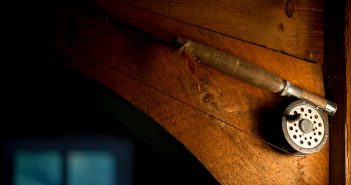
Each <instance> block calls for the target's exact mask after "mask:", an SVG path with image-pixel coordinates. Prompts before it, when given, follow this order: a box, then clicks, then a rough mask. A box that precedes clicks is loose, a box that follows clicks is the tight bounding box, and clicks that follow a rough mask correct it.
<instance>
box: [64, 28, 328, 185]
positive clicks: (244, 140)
mask: <svg viewBox="0 0 351 185" xmlns="http://www.w3.org/2000/svg"><path fill="white" fill-rule="evenodd" d="M164 25H167V24H164ZM107 27H108V26H106V28H107ZM99 28H101V27H100V26H99ZM188 28H189V32H192V31H194V29H193V28H192V27H188ZM201 31H202V30H201ZM82 32H84V31H82ZM107 32H108V33H111V34H102V35H101V36H100V37H97V36H94V37H92V39H91V40H89V39H85V41H84V42H83V43H82V42H75V38H73V42H69V43H73V45H71V46H67V45H66V46H63V47H60V48H61V49H62V51H63V52H64V53H65V57H64V58H66V60H64V61H66V65H68V66H71V67H72V68H75V69H77V70H80V71H81V72H82V73H84V74H87V75H89V76H91V77H92V78H94V79H95V80H97V81H98V82H100V83H103V84H104V85H106V86H107V87H109V88H110V89H113V90H114V91H115V92H116V93H118V94H120V95H121V96H122V97H124V98H126V99H127V100H129V101H130V102H131V103H133V104H134V105H135V106H136V107H138V108H140V109H141V110H142V111H144V112H145V113H147V114H148V115H150V116H151V117H152V118H153V119H155V120H156V121H157V122H158V123H159V124H160V125H162V126H163V127H164V128H166V130H168V131H169V132H170V133H171V134H172V135H173V136H174V137H175V138H177V139H178V140H179V141H181V142H182V143H183V144H184V145H185V146H186V147H187V148H188V149H189V150H190V151H191V152H192V153H193V154H194V155H195V156H196V157H197V158H198V159H199V160H200V161H201V162H202V163H203V164H204V165H205V166H206V168H207V169H208V170H209V171H210V172H211V173H212V174H213V175H214V177H215V178H216V179H217V180H218V181H219V182H220V183H222V184H239V183H240V184H307V183H310V184H325V183H326V182H327V181H328V146H327V147H325V148H324V149H323V150H322V151H321V152H319V153H316V154H313V155H309V156H306V157H302V158H301V157H294V156H291V155H287V154H285V153H281V152H278V151H277V150H275V149H273V148H272V147H270V146H269V145H267V144H266V143H265V141H263V140H262V137H261V136H260V135H256V134H257V133H259V131H258V130H259V127H260V126H262V125H260V124H264V123H262V122H261V119H260V118H259V117H257V116H258V115H259V112H262V110H264V109H269V108H273V107H275V106H276V105H275V104H280V103H282V102H283V100H282V99H281V98H280V97H278V96H275V95H272V94H270V93H268V92H265V91H263V90H260V89H257V88H255V87H251V86H249V85H247V84H244V83H242V82H240V81H238V80H236V79H232V78H228V77H226V76H224V75H222V74H220V73H218V72H217V71H214V70H211V69H209V68H207V67H205V66H202V65H199V64H196V63H192V61H187V60H185V58H184V57H183V56H181V55H179V54H177V49H178V48H177V47H174V46H172V45H167V44H165V43H160V42H156V41H153V40H149V39H145V38H143V37H141V36H137V35H135V34H131V33H129V32H130V31H129V30H126V31H123V29H122V30H121V29H115V31H107ZM189 34H190V33H189ZM205 35H210V34H206V33H205ZM76 37H77V38H80V37H79V35H77V36H76ZM210 38H215V39H216V40H218V41H219V42H221V43H225V44H227V45H228V46H233V47H235V48H240V50H238V51H237V52H238V53H239V54H241V56H246V57H252V59H254V60H253V61H255V63H257V64H259V65H264V66H265V67H266V68H267V69H269V70H270V69H271V67H273V66H270V65H272V63H267V62H264V61H265V60H272V61H276V62H275V65H276V66H279V65H281V64H284V65H282V67H280V69H276V68H277V67H274V69H273V70H274V71H275V72H277V73H278V74H281V75H284V73H286V74H287V76H290V77H289V78H290V79H291V80H292V81H294V82H296V83H298V84H299V85H300V84H301V85H305V86H304V87H313V88H316V89H314V91H315V92H317V93H319V94H323V88H322V85H320V84H319V83H321V82H320V81H321V74H320V68H319V67H318V66H317V65H314V64H310V63H305V62H303V61H300V60H298V59H295V58H293V57H289V56H286V55H282V54H279V53H276V52H272V51H270V50H268V49H264V48H261V47H257V46H254V45H252V44H247V43H245V42H241V41H237V40H232V39H227V38H224V37H214V36H212V37H210ZM94 43H95V44H94ZM101 43H103V44H104V47H106V48H108V51H109V52H110V53H108V54H106V53H101V52H97V53H94V52H95V51H99V50H94V46H95V47H100V45H99V44H101ZM61 44H65V42H62V43H61ZM112 48H113V49H112ZM230 50H234V49H233V48H231V49H230ZM247 51H250V52H251V55H250V54H248V53H249V52H247ZM99 53H100V54H101V55H104V56H106V57H103V58H101V57H99ZM253 53H255V54H257V55H258V56H255V55H252V54H253ZM259 56H261V57H259ZM280 60H287V61H285V62H284V63H283V62H280ZM292 68H297V69H298V70H301V71H304V72H305V73H308V74H310V75H308V76H307V77H306V80H307V83H304V82H303V80H302V79H301V78H302V76H303V75H302V74H301V73H298V72H297V71H292V70H290V69H292ZM202 74H204V75H202ZM296 75H297V76H298V78H296ZM204 76H206V77H204ZM313 81H315V82H313ZM199 86H200V88H199ZM218 89H221V90H220V91H218ZM206 92H211V93H213V95H212V96H213V97H212V96H209V99H210V100H209V101H208V100H207V98H206V96H204V94H206ZM219 92H221V93H219ZM220 94H221V95H220ZM238 97H240V98H238ZM228 107H229V108H228ZM268 124H271V123H270V122H268ZM267 126H269V125H267ZM248 176H249V177H250V178H248Z"/></svg>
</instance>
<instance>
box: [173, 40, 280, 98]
mask: <svg viewBox="0 0 351 185" xmlns="http://www.w3.org/2000/svg"><path fill="white" fill-rule="evenodd" d="M177 42H178V43H179V44H182V45H183V49H184V52H185V53H190V54H192V55H194V56H195V57H199V58H200V63H204V64H206V65H208V66H210V67H212V68H215V69H217V70H219V71H221V72H222V73H224V74H226V75H229V76H232V77H235V78H238V79H240V80H242V81H244V82H246V83H249V84H252V85H254V86H257V87H261V88H263V89H266V90H268V91H270V92H273V93H278V92H281V91H282V90H283V89H284V84H285V83H284V81H283V79H281V78H280V77H279V76H277V75H274V74H272V73H270V72H268V71H266V70H265V69H263V68H261V67H259V66H257V65H255V64H253V63H250V62H248V61H245V60H243V59H240V58H238V57H235V56H233V55H230V54H228V53H226V52H223V51H220V50H217V49H215V48H211V47H208V46H206V45H203V44H200V43H197V42H194V41H191V40H188V39H183V38H177Z"/></svg>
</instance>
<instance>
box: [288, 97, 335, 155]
mask: <svg viewBox="0 0 351 185" xmlns="http://www.w3.org/2000/svg"><path fill="white" fill-rule="evenodd" d="M316 107H317V106H316V105H314V104H312V103H310V102H308V101H306V100H297V101H295V102H293V103H291V104H290V105H289V106H288V107H287V108H286V109H285V112H284V115H283V118H282V129H283V133H284V137H285V139H286V141H287V142H288V144H289V145H290V146H291V147H292V148H291V151H292V152H293V153H294V154H296V155H306V154H311V153H314V152H318V151H319V150H321V149H322V148H323V146H324V145H325V143H326V141H327V139H328V135H329V124H328V119H327V117H326V115H325V114H324V113H323V112H322V111H321V110H320V109H318V108H316Z"/></svg>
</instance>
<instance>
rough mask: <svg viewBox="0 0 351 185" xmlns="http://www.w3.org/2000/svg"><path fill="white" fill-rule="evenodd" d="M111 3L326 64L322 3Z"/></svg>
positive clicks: (243, 0)
mask: <svg viewBox="0 0 351 185" xmlns="http://www.w3.org/2000/svg"><path fill="white" fill-rule="evenodd" d="M98 1H100V0H98ZM110 1H112V2H119V3H124V4H128V5H131V6H134V7H138V8H140V9H144V10H149V11H152V12H155V13H158V14H160V15H164V16H167V17H171V18H174V19H177V20H180V21H183V22H186V23H189V24H193V25H197V26H200V27H203V28H206V29H209V30H213V31H215V32H218V33H222V34H225V35H228V36H231V37H233V38H237V39H240V40H245V41H248V42H251V43H255V44H257V45H260V46H264V47H268V48H271V49H274V50H277V51H281V52H283V53H287V54H289V55H294V56H297V57H299V58H302V59H306V60H310V61H314V62H317V63H319V64H321V63H322V61H323V1H318V0H313V1H305V0H284V1H275V0H264V1H256V0H236V1H232V0H221V1H212V0H206V1H204V0H191V1H186V0H172V1H168V0H139V1H124V0H110ZM288 12H289V13H288ZM288 14H289V15H291V17H290V16H288Z"/></svg>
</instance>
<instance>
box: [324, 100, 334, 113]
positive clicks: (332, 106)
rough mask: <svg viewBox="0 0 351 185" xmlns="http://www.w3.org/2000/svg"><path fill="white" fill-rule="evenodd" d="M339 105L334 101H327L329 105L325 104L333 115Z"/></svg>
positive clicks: (326, 109) (327, 110)
mask: <svg viewBox="0 0 351 185" xmlns="http://www.w3.org/2000/svg"><path fill="white" fill-rule="evenodd" d="M336 109H337V105H336V103H334V102H331V101H327V105H326V106H325V108H324V110H325V111H326V112H328V114H330V115H331V116H333V115H334V114H335V112H336Z"/></svg>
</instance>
